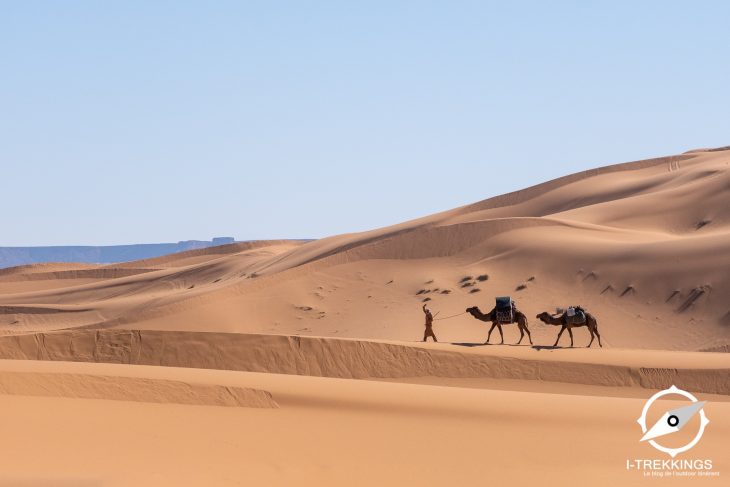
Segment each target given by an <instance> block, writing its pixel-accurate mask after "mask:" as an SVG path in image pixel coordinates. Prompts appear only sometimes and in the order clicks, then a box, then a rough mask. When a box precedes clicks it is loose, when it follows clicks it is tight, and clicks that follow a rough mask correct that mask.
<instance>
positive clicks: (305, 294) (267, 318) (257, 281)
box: [0, 149, 730, 486]
mask: <svg viewBox="0 0 730 487" xmlns="http://www.w3.org/2000/svg"><path fill="white" fill-rule="evenodd" d="M502 295H510V296H512V297H513V298H514V299H515V300H516V302H517V306H518V308H519V309H520V310H521V311H523V312H524V313H525V314H526V316H527V318H528V321H529V328H530V331H531V333H532V340H533V342H534V346H530V345H529V343H526V340H525V341H523V342H522V344H521V345H520V346H514V343H515V342H516V341H517V339H518V338H519V333H518V331H517V327H516V326H515V325H511V326H506V327H505V328H504V330H505V345H498V344H499V335H498V334H497V333H496V332H495V333H493V335H492V337H491V343H492V345H486V346H484V345H482V343H483V342H484V340H485V339H486V334H487V330H488V326H487V325H486V324H485V323H483V322H480V321H477V320H475V319H474V318H472V317H471V316H469V315H468V314H464V310H465V309H466V307H468V306H479V307H480V308H481V309H482V310H483V311H485V312H486V311H488V310H489V309H491V307H492V306H493V304H494V298H495V296H502ZM424 303H427V304H428V306H429V307H430V308H431V309H432V310H433V311H434V313H438V314H437V315H436V319H437V321H436V322H435V325H434V329H435V332H436V334H437V336H438V338H439V343H438V344H434V343H431V342H429V343H426V344H423V343H421V342H420V339H421V337H422V336H423V314H422V312H421V309H420V308H421V306H422V305H423V304H424ZM573 304H580V305H582V306H584V307H585V308H587V309H588V310H589V312H590V313H592V314H593V315H594V316H595V317H596V318H597V321H598V327H599V330H600V332H601V337H602V341H603V348H599V347H598V346H597V343H594V345H593V347H592V348H590V349H587V348H585V346H586V345H587V344H588V340H589V334H588V331H586V329H585V328H578V329H576V330H574V335H575V348H570V347H569V343H570V342H569V338H568V336H567V333H566V334H564V335H563V337H562V339H561V342H560V343H559V346H558V347H551V345H552V344H553V342H554V341H555V338H556V336H557V333H558V328H556V327H553V326H547V325H545V324H543V323H541V322H540V321H538V320H537V319H535V316H536V315H537V314H538V313H539V312H542V311H550V312H553V311H555V308H556V307H565V306H568V305H573ZM443 318H446V319H443ZM729 351H730V150H723V149H718V150H715V149H703V150H696V151H690V152H688V153H685V154H681V155H676V156H670V157H662V158H657V159H651V160H645V161H638V162H631V163H625V164H618V165H614V166H608V167H603V168H598V169H594V170H590V171H585V172H582V173H577V174H573V175H570V176H566V177H563V178H559V179H556V180H553V181H549V182H546V183H543V184H540V185H538V186H534V187H531V188H527V189H524V190H521V191H517V192H515V193H510V194H506V195H502V196H498V197H495V198H491V199H488V200H484V201H481V202H478V203H475V204H472V205H468V206H465V207H461V208H457V209H454V210H450V211H445V212H443V213H439V214H435V215H431V216H427V217H424V218H420V219H417V220H413V221H409V222H405V223H402V224H399V225H395V226H391V227H387V228H381V229H377V230H373V231H369V232H364V233H357V234H347V235H339V236H334V237H330V238H325V239H320V240H315V241H305V240H281V241H257V242H247V243H236V244H230V245H224V246H220V247H213V248H207V249H200V250H193V251H188V252H181V253H178V254H172V255H168V256H164V257H160V258H155V259H148V260H143V261H136V262H126V263H120V264H112V265H89V264H78V265H77V264H68V263H64V264H42V265H31V266H21V267H15V268H9V269H2V270H0V403H1V404H2V411H3V412H4V414H3V419H2V423H3V426H2V429H0V431H2V438H3V442H2V445H1V446H0V486H2V485H251V484H253V485H309V484H311V485H487V484H491V483H495V484H498V485H502V484H508V485H572V484H576V485H577V484H584V483H588V484H593V485H615V484H616V483H617V482H621V483H623V484H628V485H643V484H646V483H647V482H651V481H659V480H656V479H646V478H643V476H642V473H641V472H636V471H630V470H627V469H626V465H625V464H626V459H631V458H660V455H661V453H659V452H657V451H656V450H653V449H652V448H650V447H649V446H648V445H647V444H646V443H639V441H638V439H639V438H640V436H641V432H640V429H639V428H638V425H637V424H636V419H637V418H638V416H639V414H640V413H641V409H642V407H643V404H644V401H645V400H646V399H647V398H648V397H649V396H651V395H652V394H653V393H654V392H656V391H658V390H661V389H664V388H666V387H669V386H671V385H673V384H674V385H676V386H678V387H680V388H683V389H686V390H688V391H690V392H692V393H694V394H696V395H697V396H698V397H699V398H700V399H701V400H706V401H708V404H707V405H706V406H705V411H706V413H707V415H708V417H710V419H711V423H710V425H709V427H708V430H707V432H706V433H705V435H704V437H703V439H702V441H701V442H700V444H698V446H696V447H695V448H694V449H693V450H692V451H691V457H692V458H705V457H709V458H712V459H713V463H714V470H716V471H720V472H721V475H720V477H713V478H702V479H699V478H698V479H694V480H695V481H697V482H700V483H707V484H712V485H723V482H726V478H727V475H730V471H728V469H729V468H730V459H728V457H727V454H726V451H727V442H728V438H730V419H729V418H730V354H728V352H729ZM667 402H668V403H671V402H672V401H667ZM691 428H692V426H691V425H690V426H688V427H687V429H688V430H689V429H691ZM680 433H683V434H684V430H683V431H682V432H680ZM679 441H681V437H680V438H679ZM686 480H687V479H681V478H672V479H662V480H661V482H662V483H677V484H680V483H682V482H686Z"/></svg>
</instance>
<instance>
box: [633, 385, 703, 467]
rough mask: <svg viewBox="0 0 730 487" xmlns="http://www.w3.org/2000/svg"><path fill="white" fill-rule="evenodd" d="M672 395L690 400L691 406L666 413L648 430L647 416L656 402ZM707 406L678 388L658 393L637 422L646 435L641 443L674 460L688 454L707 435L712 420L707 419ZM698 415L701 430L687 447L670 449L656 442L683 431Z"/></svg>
mask: <svg viewBox="0 0 730 487" xmlns="http://www.w3.org/2000/svg"><path fill="white" fill-rule="evenodd" d="M672 394H675V395H680V396H684V397H686V398H687V399H689V400H690V401H691V403H690V404H689V405H686V406H682V407H679V408H674V409H671V410H669V411H667V412H665V413H664V414H663V415H662V416H661V418H659V420H658V421H657V422H656V423H654V425H653V426H652V427H651V428H647V425H646V414H647V413H648V412H649V409H650V408H651V406H652V405H653V404H654V401H656V400H657V399H659V398H661V397H663V396H668V395H672ZM705 404H706V402H705V401H698V400H697V398H696V397H695V396H694V395H692V394H691V393H689V392H687V391H683V390H682V389H679V388H678V387H677V386H672V387H670V388H669V389H664V390H663V391H659V392H657V393H656V394H654V395H653V396H651V397H650V398H649V400H648V401H646V404H644V409H643V410H642V411H641V416H640V417H639V419H637V420H636V422H637V423H639V426H641V431H642V432H643V433H644V436H642V438H641V440H640V441H648V442H649V444H650V445H651V446H653V447H654V448H656V449H657V450H659V451H661V452H664V453H667V454H668V455H669V456H671V457H672V458H674V457H676V456H677V455H678V454H680V453H683V452H686V451H687V450H689V449H690V448H692V447H693V446H695V445H696V444H697V443H698V442H699V441H700V439H701V438H702V435H703V434H704V433H705V428H706V427H707V424H708V423H709V422H710V420H709V419H707V415H706V414H705V410H704V409H703V406H704V405H705ZM698 413H699V415H700V425H699V429H698V430H697V434H696V435H695V436H694V437H693V438H692V440H690V441H689V442H688V443H686V444H685V445H683V446H680V447H678V448H668V447H666V446H662V445H661V444H660V443H659V442H657V441H656V440H655V438H660V437H663V436H666V435H670V434H672V433H676V432H677V431H679V430H681V429H682V428H684V427H685V426H686V425H687V423H689V420H690V419H692V418H693V417H694V416H695V415H696V414H698Z"/></svg>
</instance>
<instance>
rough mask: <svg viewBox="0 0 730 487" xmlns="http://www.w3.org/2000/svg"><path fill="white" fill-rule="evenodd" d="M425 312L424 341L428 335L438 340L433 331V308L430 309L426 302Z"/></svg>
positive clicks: (435, 340)
mask: <svg viewBox="0 0 730 487" xmlns="http://www.w3.org/2000/svg"><path fill="white" fill-rule="evenodd" d="M423 313H424V314H425V315H426V323H425V324H426V331H425V332H424V333H423V341H424V342H425V341H426V340H427V339H428V337H431V338H433V341H434V342H438V340H437V339H436V335H435V334H434V332H433V315H432V314H431V310H430V309H428V308H427V307H426V305H425V304H424V305H423Z"/></svg>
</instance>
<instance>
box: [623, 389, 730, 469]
mask: <svg viewBox="0 0 730 487" xmlns="http://www.w3.org/2000/svg"><path fill="white" fill-rule="evenodd" d="M664 396H680V397H683V398H684V399H682V400H681V401H675V404H676V406H674V407H667V403H666V402H665V401H662V402H661V403H659V404H656V405H655V404H654V403H655V402H656V401H657V400H658V399H661V398H663V397H664ZM705 404H707V403H706V402H705V401H700V400H698V399H697V398H696V397H695V396H694V395H693V394H691V393H689V392H687V391H683V390H682V389H680V388H678V387H677V386H672V387H670V388H669V389H664V390H663V391H659V392H657V393H656V394H654V395H653V396H651V397H650V398H649V399H648V400H647V401H646V403H645V404H644V408H643V410H642V411H641V416H640V417H639V419H637V420H636V422H637V423H639V426H641V433H642V436H641V438H639V439H638V441H639V442H642V443H648V444H649V445H651V446H652V447H653V448H655V449H657V450H659V451H660V452H662V453H666V454H667V455H669V456H670V457H671V458H666V457H663V458H628V459H626V470H630V471H636V472H639V473H641V474H642V475H643V476H644V477H684V478H693V477H694V478H697V477H719V476H720V472H718V471H717V470H714V469H713V465H712V460H711V459H709V458H675V457H676V456H677V455H679V454H680V453H684V452H686V451H688V450H690V449H691V448H693V447H694V446H695V445H697V443H699V441H700V440H701V439H702V435H703V434H704V433H705V428H707V425H708V424H709V423H710V420H709V419H707V415H706V414H705V410H704V406H705ZM660 407H661V408H662V409H659V408H660ZM664 408H666V409H664ZM657 409H659V410H658V411H657ZM658 413H661V416H660V417H659V419H658V420H656V422H655V423H654V424H653V425H651V426H650V425H648V424H647V415H648V414H651V418H656V417H657V414H658ZM695 417H697V418H698V419H694V418H695ZM685 426H686V427H687V428H686V429H685ZM694 428H696V431H694ZM683 429H684V432H683V433H680V434H675V433H678V432H679V431H680V430H683ZM667 445H671V446H667Z"/></svg>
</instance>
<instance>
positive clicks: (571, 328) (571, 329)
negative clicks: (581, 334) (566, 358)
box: [568, 326, 573, 348]
mask: <svg viewBox="0 0 730 487" xmlns="http://www.w3.org/2000/svg"><path fill="white" fill-rule="evenodd" d="M568 335H570V347H571V348H573V327H571V326H569V327H568Z"/></svg>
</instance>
